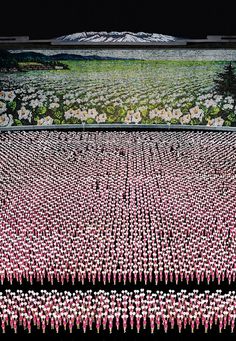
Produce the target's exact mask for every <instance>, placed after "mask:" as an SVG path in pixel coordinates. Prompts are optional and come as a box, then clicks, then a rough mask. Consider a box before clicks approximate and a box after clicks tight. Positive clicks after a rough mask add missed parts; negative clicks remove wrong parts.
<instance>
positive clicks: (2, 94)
mask: <svg viewBox="0 0 236 341" xmlns="http://www.w3.org/2000/svg"><path fill="white" fill-rule="evenodd" d="M15 97H16V95H15V93H14V91H0V99H4V100H5V101H8V102H11V101H13V99H14V98H15Z"/></svg>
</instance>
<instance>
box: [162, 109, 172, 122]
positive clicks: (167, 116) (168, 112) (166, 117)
mask: <svg viewBox="0 0 236 341" xmlns="http://www.w3.org/2000/svg"><path fill="white" fill-rule="evenodd" d="M161 117H162V119H163V120H164V121H166V122H169V121H171V119H172V111H171V110H162V115H161Z"/></svg>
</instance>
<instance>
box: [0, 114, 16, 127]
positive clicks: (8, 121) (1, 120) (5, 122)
mask: <svg viewBox="0 0 236 341" xmlns="http://www.w3.org/2000/svg"><path fill="white" fill-rule="evenodd" d="M12 124H13V117H12V115H7V114H3V115H0V126H2V127H10V126H12Z"/></svg>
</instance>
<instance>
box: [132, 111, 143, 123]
mask: <svg viewBox="0 0 236 341" xmlns="http://www.w3.org/2000/svg"><path fill="white" fill-rule="evenodd" d="M141 120H142V116H141V113H140V112H139V111H136V112H135V113H134V114H133V117H132V121H133V122H134V123H139V122H140V121H141Z"/></svg>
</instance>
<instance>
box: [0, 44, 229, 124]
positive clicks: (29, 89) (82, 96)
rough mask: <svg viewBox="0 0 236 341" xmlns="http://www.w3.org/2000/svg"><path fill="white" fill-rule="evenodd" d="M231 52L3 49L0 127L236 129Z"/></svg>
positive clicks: (1, 55)
mask: <svg viewBox="0 0 236 341" xmlns="http://www.w3.org/2000/svg"><path fill="white" fill-rule="evenodd" d="M235 101H236V51H235V50H220V49H219V50H193V49H192V50H190V49H158V50H157V49H156V50H148V49H147V50H144V49H143V50H140V49H97V50H95V49H91V50H89V49H87V50H84V49H81V50H79V49H77V50H68V49H67V50H52V49H50V50H49V49H48V50H14V51H6V50H1V51H0V126H11V125H53V124H76V123H85V124H86V123H87V124H88V123H97V124H99V123H123V124H130V123H136V124H140V123H145V124H147V123H148V124H153V123H156V124H166V123H168V124H188V125H194V124H197V125H199V124H202V125H208V126H236V107H235V105H236V102H235Z"/></svg>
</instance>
